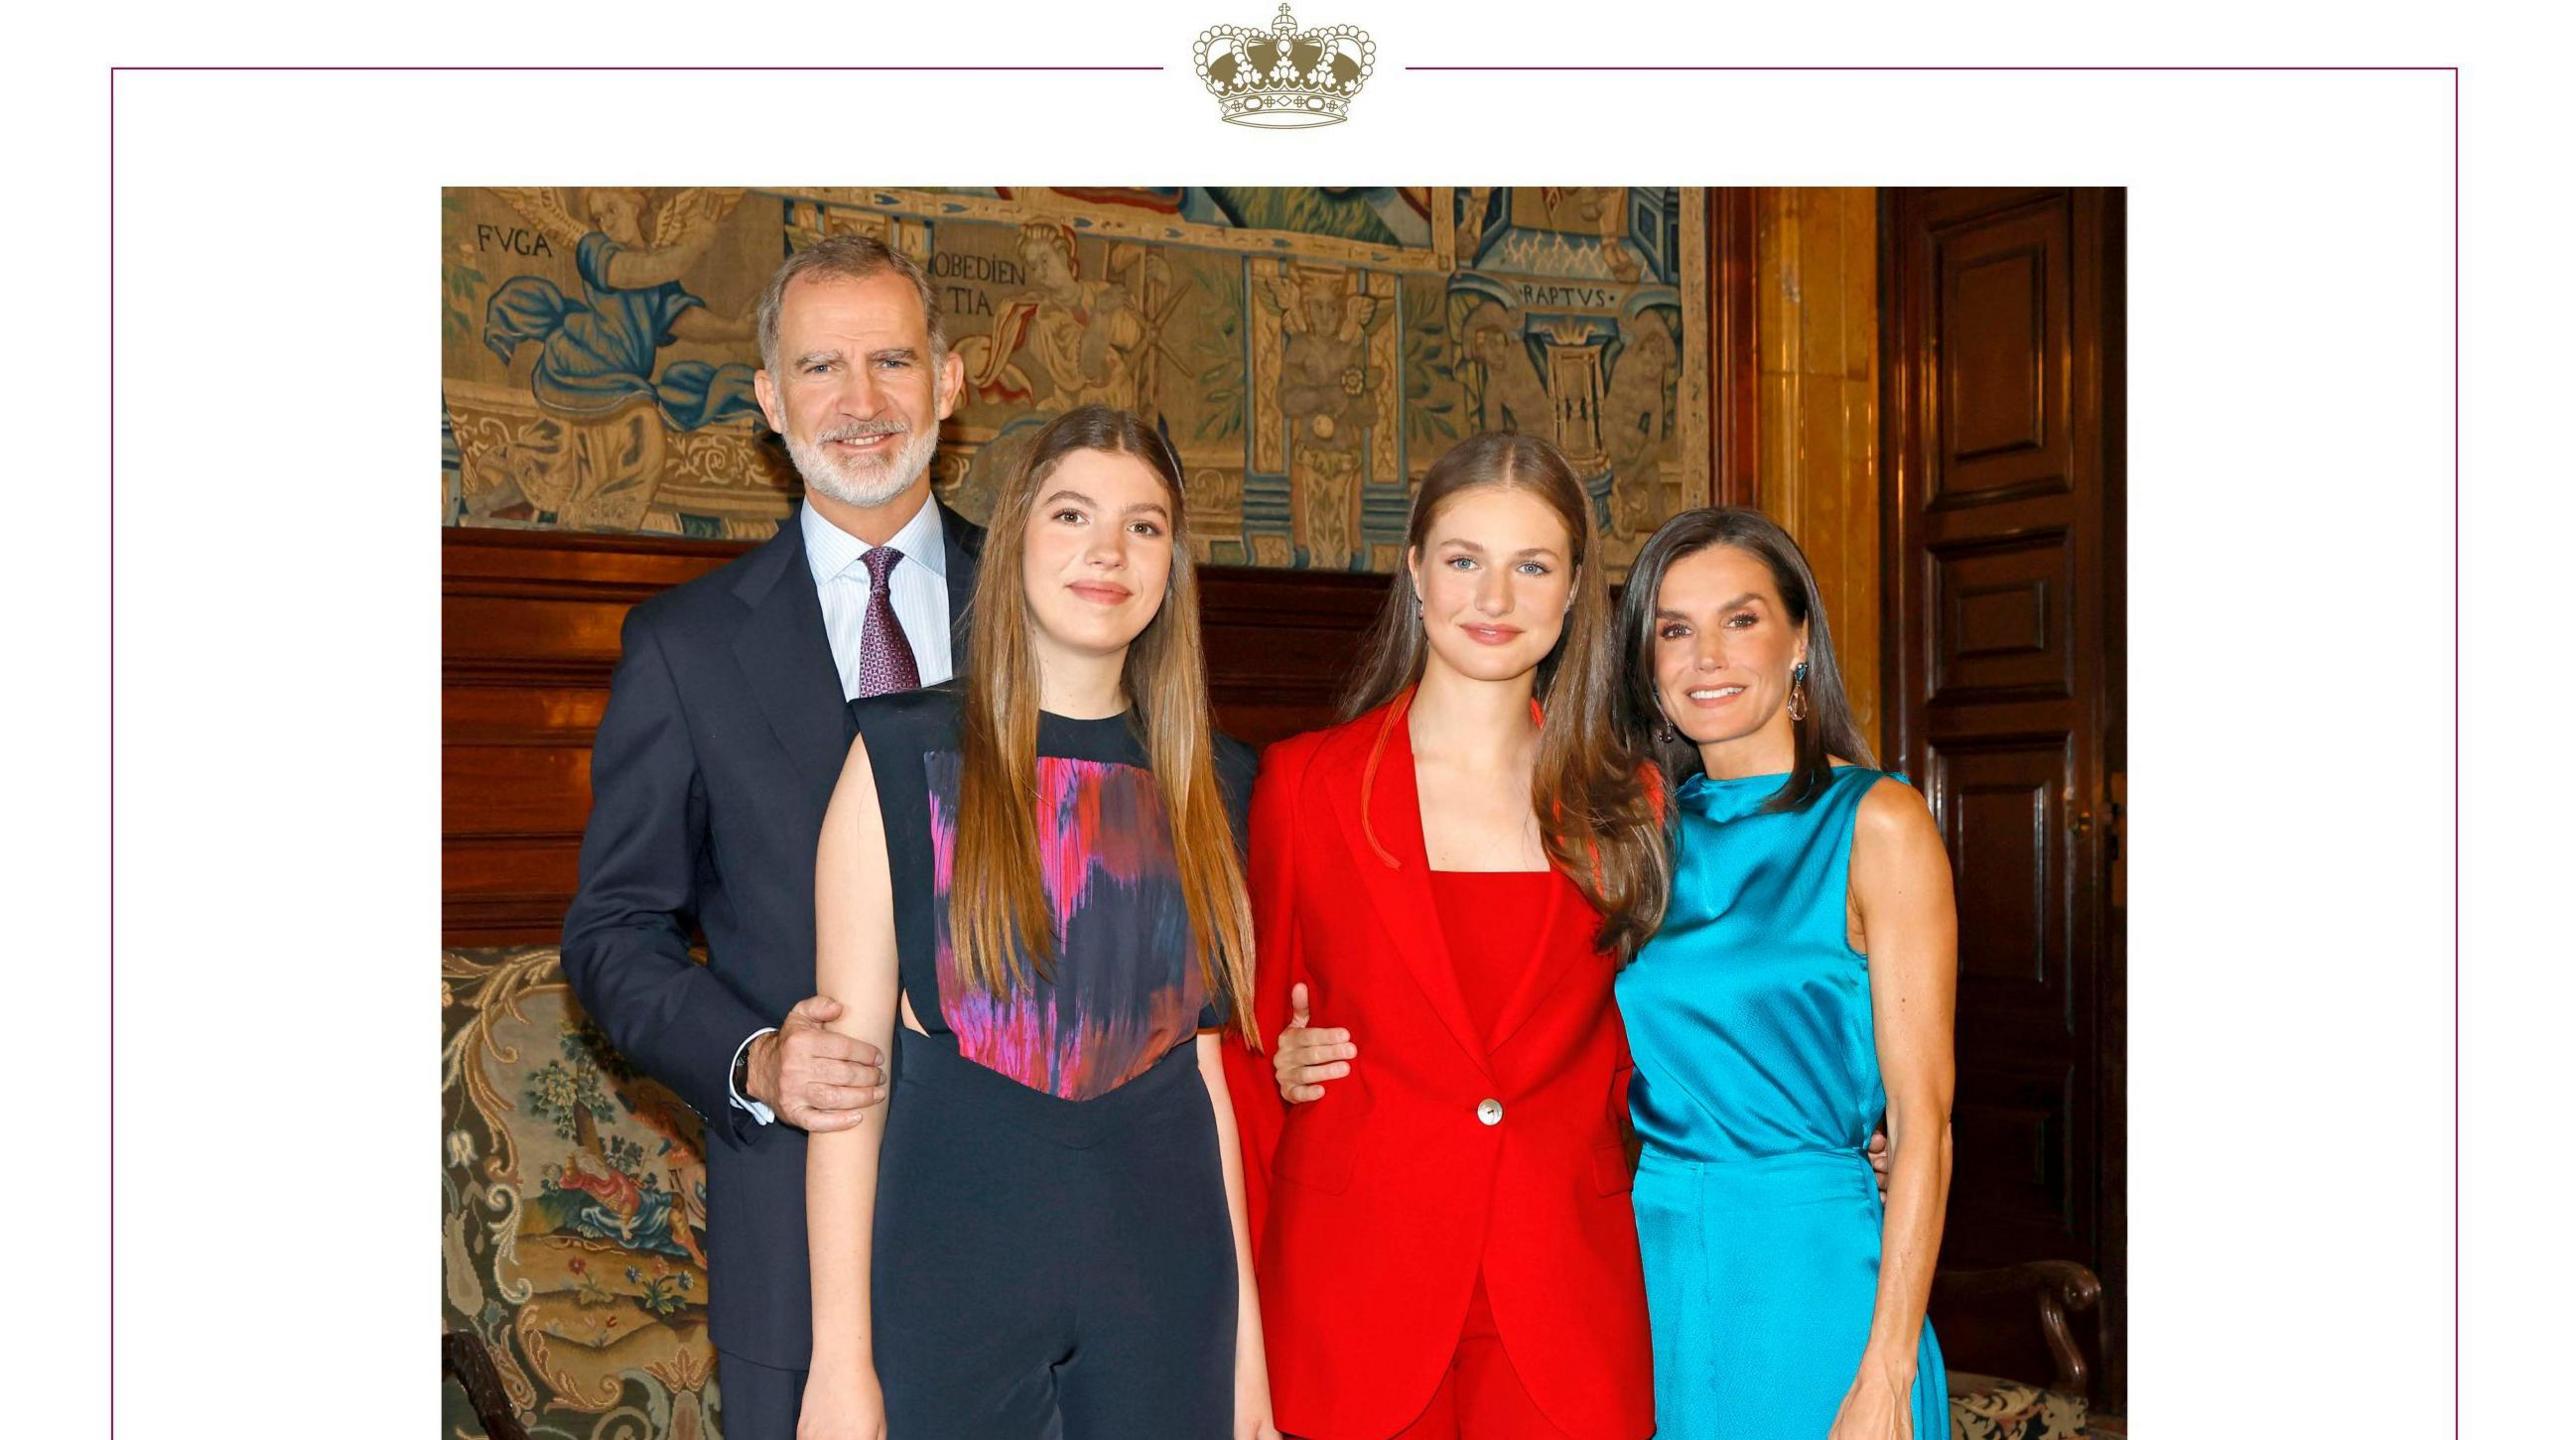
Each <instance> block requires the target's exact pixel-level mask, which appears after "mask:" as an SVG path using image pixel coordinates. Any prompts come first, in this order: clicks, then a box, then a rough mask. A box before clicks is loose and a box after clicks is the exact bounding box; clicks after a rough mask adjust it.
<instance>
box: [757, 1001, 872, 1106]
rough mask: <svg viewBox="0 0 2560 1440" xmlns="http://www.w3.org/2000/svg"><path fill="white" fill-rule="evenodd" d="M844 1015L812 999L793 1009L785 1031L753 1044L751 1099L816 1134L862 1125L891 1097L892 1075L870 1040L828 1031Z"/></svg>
mask: <svg viewBox="0 0 2560 1440" xmlns="http://www.w3.org/2000/svg"><path fill="white" fill-rule="evenodd" d="M842 1013H844V1007H843V1006H842V1005H839V1004H837V1003H836V1002H835V1001H833V1000H830V999H828V998H827V997H826V996H824V995H812V996H810V997H809V998H808V999H806V1000H803V1001H801V1002H800V1003H799V1004H797V1005H794V1006H792V1007H791V1013H790V1014H788V1015H786V1016H784V1017H783V1018H782V1028H781V1029H779V1030H775V1031H772V1032H770V1033H768V1034H764V1035H759V1036H757V1037H756V1038H755V1039H754V1040H753V1041H751V1042H749V1044H748V1046H747V1084H746V1091H747V1096H748V1098H749V1099H752V1100H754V1101H756V1102H758V1103H759V1104H763V1105H766V1106H769V1107H771V1109H772V1111H773V1113H774V1116H775V1118H777V1119H779V1120H781V1121H783V1122H784V1123H785V1124H789V1125H794V1126H797V1127H799V1128H800V1129H802V1130H807V1131H810V1132H813V1133H823V1132H826V1131H831V1130H850V1129H852V1128H853V1127H854V1126H856V1125H859V1124H861V1123H862V1112H863V1111H865V1110H867V1109H869V1108H870V1107H872V1106H874V1105H877V1104H879V1103H880V1101H881V1100H882V1098H884V1097H885V1096H887V1095H888V1093H889V1091H888V1087H887V1085H886V1084H885V1083H884V1082H885V1080H886V1078H887V1077H886V1076H885V1075H884V1074H883V1073H882V1070H881V1065H880V1052H879V1050H878V1049H876V1048H874V1047H873V1046H872V1045H871V1044H870V1042H868V1041H864V1040H857V1039H855V1038H853V1037H852V1036H850V1035H839V1034H837V1033H836V1032H835V1031H832V1030H829V1029H828V1028H827V1025H828V1022H830V1021H832V1020H834V1019H835V1018H836V1017H837V1016H838V1015H841V1014H842Z"/></svg>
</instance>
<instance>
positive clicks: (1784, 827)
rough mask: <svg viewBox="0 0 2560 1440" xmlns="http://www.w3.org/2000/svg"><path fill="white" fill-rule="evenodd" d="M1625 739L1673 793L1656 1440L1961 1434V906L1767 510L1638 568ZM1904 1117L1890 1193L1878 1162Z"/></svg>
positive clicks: (1631, 582) (1677, 522) (1654, 1278)
mask: <svg viewBox="0 0 2560 1440" xmlns="http://www.w3.org/2000/svg"><path fill="white" fill-rule="evenodd" d="M1619 637H1620V648H1621V657H1622V662H1623V664H1624V667H1625V673H1624V679H1625V684H1624V687H1623V690H1622V707H1623V708H1622V712H1621V719H1622V721H1623V723H1624V724H1625V726H1626V728H1627V730H1628V731H1629V738H1630V739H1631V740H1634V741H1636V742H1637V743H1638V744H1639V747H1640V753H1641V751H1642V750H1647V749H1649V750H1650V751H1651V752H1652V753H1653V754H1654V757H1655V759H1656V761H1657V763H1659V764H1660V765H1661V766H1662V769H1663V774H1664V777H1665V779H1666V781H1667V782H1668V783H1669V784H1670V787H1671V792H1672V793H1671V803H1670V807H1669V808H1670V812H1671V813H1670V815H1669V816H1668V819H1669V821H1670V823H1671V825H1672V826H1673V829H1674V835H1673V837H1672V839H1673V852H1672V854H1673V870H1672V879H1671V896H1670V903H1669V907H1668V911H1667V913H1666V914H1665V915H1664V917H1663V922H1662V925H1661V928H1660V929H1659V930H1657V931H1656V932H1655V934H1654V936H1653V938H1652V940H1651V941H1650V942H1649V943H1647V944H1646V945H1645V947H1644V948H1643V949H1642V950H1641V951H1639V952H1638V953H1637V955H1636V956H1635V958H1634V959H1633V960H1632V961H1630V962H1629V963H1628V965H1627V966H1626V968H1625V969H1624V970H1622V971H1621V972H1619V976H1618V1005H1619V1010H1620V1012H1621V1013H1622V1014H1623V1016H1624V1017H1625V1021H1626V1029H1627V1040H1628V1043H1629V1046H1630V1047H1631V1049H1632V1050H1633V1052H1634V1056H1635V1062H1636V1079H1635V1081H1634V1086H1633V1089H1632V1091H1631V1094H1630V1104H1631V1110H1632V1114H1633V1119H1634V1122H1635V1127H1636V1131H1637V1134H1638V1136H1639V1137H1640V1138H1641V1139H1642V1140H1643V1142H1644V1153H1643V1157H1642V1159H1641V1160H1640V1161H1639V1162H1638V1164H1637V1167H1636V1182H1635V1206H1636V1233H1637V1238H1638V1241H1639V1243H1640V1245H1641V1246H1642V1249H1643V1256H1644V1274H1645V1296H1646V1304H1647V1306H1648V1308H1649V1310H1650V1311H1651V1315H1652V1326H1653V1356H1654V1367H1653V1373H1654V1408H1655V1415H1656V1420H1657V1423H1658V1424H1659V1425H1660V1427H1661V1428H1660V1430H1659V1432H1658V1435H1659V1437H1660V1440H1826V1437H1828V1440H1943V1437H1944V1436H1945V1435H1946V1434H1947V1427H1948V1418H1947V1392H1946V1369H1945V1364H1944V1362H1943V1361H1942V1360H1941V1359H1940V1357H1939V1354H1938V1344H1937V1339H1936V1337H1935V1336H1934V1335H1932V1334H1931V1333H1930V1329H1929V1325H1928V1320H1927V1311H1928V1303H1929V1278H1930V1275H1931V1272H1932V1271H1933V1270H1934V1269H1935V1268H1936V1264H1937V1255H1938V1240H1939V1233H1940V1231H1941V1229H1942V1228H1943V1225H1944V1221H1945V1217H1946V1195H1947V1178H1948V1173H1949V1169H1950V1161H1951V1148H1952V1146H1951V1141H1950V1132H1949V1130H1948V1125H1947V1107H1948V1102H1949V1100H1950V1098H1951V1096H1952V1093H1953V1090H1954V1088H1955V1058H1954V1052H1955V978H1956V956H1955V896H1954V886H1953V882H1952V879H1951V877H1950V872H1949V869H1948V865H1947V857H1946V849H1945V847H1944V845H1943V844H1942V843H1941V841H1940V840H1939V837H1938V831H1937V826H1936V824H1935V823H1934V822H1933V821H1932V819H1931V818H1930V815H1929V811H1928V807H1927V806H1926V805H1925V804H1924V803H1923V802H1922V800H1921V798H1920V795H1919V792H1917V791H1915V790H1913V789H1912V788H1911V787H1910V786H1909V785H1906V784H1904V783H1903V782H1902V781H1901V780H1900V779H1898V778H1895V777H1892V776H1888V775H1885V774H1883V773H1881V772H1880V771H1878V770H1876V769H1875V768H1874V767H1873V765H1872V763H1871V762H1870V757H1869V753H1868V750H1867V747H1866V744H1865V742H1864V741H1863V740H1862V739H1861V738H1860V737H1859V735H1858V731H1857V729H1856V727H1855V725H1854V724H1853V723H1852V721H1851V718H1850V714H1849V707H1848V698H1847V694H1846V692H1845V690H1844V688H1843V687H1842V685H1841V681H1840V669H1839V664H1838V661H1837V660H1836V659H1835V658H1834V657H1833V654H1832V650H1831V636H1830V632H1829V628H1828V626H1827V625H1826V623H1825V621H1824V619H1823V612H1822V600H1821V596H1820V595H1819V593H1818V592H1817V591H1816V590H1815V588H1814V583H1813V573H1812V568H1811V567H1810V566H1809V565H1807V564H1806V563H1805V559H1804V556H1803V554H1802V552H1801V551H1799V550H1798V549H1797V548H1796V545H1795V542H1794V541H1792V540H1791V539H1789V538H1788V536H1787V534H1786V532H1785V531H1784V530H1782V529H1780V528H1779V527H1778V526H1777V525H1776V524H1775V523H1774V522H1773V521H1771V520H1770V519H1769V518H1768V517H1767V516H1765V515H1762V514H1760V513H1759V512H1758V511H1755V510H1748V509H1741V508H1736V507H1719V508H1715V509H1709V510H1697V511H1691V512H1689V513H1687V514H1684V515H1681V516H1678V517H1676V518H1675V519H1673V520H1672V521H1671V523H1670V524H1668V525H1666V526H1664V527H1663V528H1662V529H1661V530H1659V531H1657V532H1656V533H1655V534H1654V536H1653V538H1652V539H1651V540H1650V541H1649V542H1647V543H1646V545H1645V547H1644V549H1643V551H1642V552H1641V553H1640V554H1639V555H1638V556H1637V557H1636V562H1635V565H1634V568H1633V569H1632V571H1631V572H1630V573H1629V575H1628V577H1627V587H1626V593H1625V599H1624V601H1623V603H1622V606H1621V609H1620V613H1619ZM1879 1118H1881V1119H1882V1120H1883V1122H1884V1127H1885V1134H1886V1140H1887V1143H1888V1145H1889V1147H1890V1159H1891V1167H1892V1174H1893V1183H1892V1187H1891V1191H1890V1194H1889V1196H1888V1197H1886V1198H1882V1199H1880V1198H1879V1196H1878V1193H1877V1187H1876V1183H1875V1179H1874V1176H1873V1174H1872V1173H1871V1172H1870V1170H1869V1168H1868V1165H1867V1162H1866V1160H1865V1158H1864V1156H1863V1154H1862V1147H1863V1146H1864V1144H1865V1142H1866V1139H1867V1136H1868V1134H1869V1133H1870V1131H1871V1130H1872V1129H1873V1128H1874V1126H1875V1124H1876V1122H1877V1120H1878V1119H1879Z"/></svg>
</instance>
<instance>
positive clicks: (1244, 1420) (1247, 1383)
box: [1194, 1030, 1280, 1440]
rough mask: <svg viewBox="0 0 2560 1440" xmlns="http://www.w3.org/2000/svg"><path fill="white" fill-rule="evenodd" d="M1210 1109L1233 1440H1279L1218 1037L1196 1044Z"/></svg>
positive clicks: (1210, 1033)
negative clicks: (1227, 1309) (1222, 1238)
mask: <svg viewBox="0 0 2560 1440" xmlns="http://www.w3.org/2000/svg"><path fill="white" fill-rule="evenodd" d="M1194 1047H1195V1049H1196V1050H1197V1052H1198V1058H1199V1062H1200V1079H1201V1081H1202V1082H1203V1083H1205V1084H1206V1085H1207V1086H1208V1087H1209V1108H1210V1110H1211V1111H1212V1112H1213V1113H1214V1114H1215V1115H1216V1116H1217V1119H1218V1171H1219V1173H1220V1174H1221V1175H1222V1176H1224V1177H1225V1179H1226V1185H1227V1224H1228V1226H1229V1228H1230V1230H1231V1231H1232V1232H1233V1234H1234V1237H1235V1246H1236V1417H1235V1422H1236V1423H1235V1434H1236V1440H1279V1434H1280V1432H1279V1431H1278V1430H1276V1429H1274V1428H1272V1424H1271V1372H1270V1369H1269V1367H1268V1366H1267V1365H1266V1364H1265V1363H1264V1360H1263V1354H1262V1297H1261V1294H1260V1292H1259V1290H1258V1289H1257V1288H1256V1287H1255V1285H1254V1283H1253V1242H1252V1227H1251V1226H1250V1225H1248V1224H1247V1223H1246V1219H1245V1194H1244V1145H1243V1141H1242V1139H1241V1138H1240V1137H1239V1136H1238V1134H1237V1132H1236V1110H1235V1104H1234V1102H1233V1101H1232V1100H1231V1099H1230V1098H1229V1097H1228V1095H1227V1063H1226V1059H1225V1057H1224V1055H1223V1054H1222V1052H1221V1050H1220V1041H1219V1038H1218V1032H1217V1031H1214V1030H1204V1031H1202V1032H1200V1038H1199V1039H1198V1040H1197V1041H1195V1042H1194Z"/></svg>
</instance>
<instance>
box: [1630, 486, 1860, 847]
mask: <svg viewBox="0 0 2560 1440" xmlns="http://www.w3.org/2000/svg"><path fill="white" fill-rule="evenodd" d="M1712 545H1731V546H1733V547H1735V548H1736V549H1739V550H1742V551H1744V552H1745V553H1747V554H1749V555H1750V556H1751V557H1752V558H1753V559H1755V560H1758V561H1759V562H1760V563H1761V564H1763V565H1766V566H1767V567H1769V576H1770V578H1771V579H1772V580H1774V581H1775V582H1776V583H1777V590H1778V604H1779V605H1780V606H1781V607H1782V608H1784V609H1785V610H1786V612H1787V619H1788V620H1790V621H1792V622H1794V623H1795V624H1796V625H1798V626H1800V627H1802V629H1803V630H1804V661H1805V677H1804V701H1805V710H1804V718H1803V719H1801V720H1797V721H1794V722H1792V723H1793V724H1794V727H1795V742H1796V743H1795V769H1794V770H1793V772H1791V773H1790V774H1789V775H1788V776H1787V783H1786V784H1785V785H1782V786H1780V787H1779V789H1778V793H1777V794H1775V795H1772V796H1770V797H1769V801H1768V803H1767V804H1766V805H1765V806H1763V807H1762V808H1763V809H1767V810H1793V809H1796V808H1798V807H1800V806H1803V805H1808V804H1810V803H1812V801H1813V799H1814V797H1815V796H1818V795H1820V794H1821V793H1822V792H1823V791H1825V790H1827V789H1829V788H1831V757H1832V756H1834V755H1837V756H1839V757H1841V758H1842V759H1844V760H1849V761H1852V762H1854V763H1856V764H1860V765H1873V764H1875V755H1874V752H1872V751H1870V750H1869V749H1868V748H1867V738H1866V737H1865V736H1864V735H1861V734H1859V733H1858V727H1857V725H1856V723H1855V722H1854V721H1853V720H1852V719H1851V718H1850V715H1849V691H1848V687H1847V686H1846V685H1844V684H1843V683H1842V682H1841V679H1840V658H1839V656H1838V655H1836V654H1834V653H1833V651H1832V649H1831V622H1830V621H1829V620H1828V619H1826V618H1824V615H1823V612H1822V591H1821V589H1820V587H1818V586H1816V585H1815V584H1814V582H1813V566H1812V565H1811V564H1809V563H1808V562H1807V561H1806V560H1805V558H1804V552H1803V551H1802V550H1799V549H1797V548H1796V542H1795V538H1794V537H1793V536H1790V535H1789V534H1787V532H1786V530H1785V528H1784V527H1783V526H1781V525H1779V524H1778V522H1777V521H1775V520H1772V519H1770V518H1769V517H1768V516H1766V515H1763V514H1761V513H1760V512H1759V511H1757V510H1754V509H1752V508H1751V507H1749V506H1747V505H1715V506H1710V507H1708V508H1707V509H1704V510H1686V511H1683V512H1681V513H1680V514H1678V515H1674V516H1672V517H1671V520H1670V523H1668V524H1666V525H1664V526H1663V527H1662V528H1661V529H1659V530H1656V531H1654V532H1653V538H1651V539H1649V540H1647V541H1645V542H1644V548H1643V549H1642V550H1639V551H1637V552H1636V563H1635V565H1634V566H1633V567H1632V568H1630V569H1629V570H1628V571H1627V588H1626V590H1625V592H1624V593H1623V594H1622V595H1621V596H1620V597H1619V601H1618V675H1619V684H1618V733H1619V735H1620V736H1621V737H1622V738H1623V739H1624V740H1625V742H1626V744H1627V747H1628V748H1629V749H1631V750H1633V751H1635V752H1636V753H1637V754H1639V755H1645V756H1648V757H1650V758H1651V759H1652V760H1653V762H1654V763H1655V764H1657V765H1659V766H1661V767H1662V773H1663V775H1664V777H1665V778H1667V779H1668V780H1669V781H1670V782H1671V783H1673V784H1675V785H1676V784H1678V783H1679V782H1680V781H1682V780H1686V779H1687V778H1689V777H1690V776H1692V775H1695V774H1697V773H1699V771H1700V769H1701V768H1702V767H1701V766H1700V764H1699V761H1698V747H1697V746H1695V745H1692V744H1690V743H1689V741H1688V739H1687V738H1686V737H1684V736H1682V735H1680V734H1679V733H1678V732H1677V731H1674V732H1673V733H1672V738H1671V739H1669V740H1665V739H1663V738H1662V730H1663V728H1664V727H1665V726H1666V724H1667V722H1666V721H1665V720H1664V718H1663V714H1662V705H1661V701H1660V700H1659V699H1658V698H1657V697H1656V696H1655V694H1654V685H1653V639H1654V623H1653V613H1654V610H1655V608H1656V607H1657V606H1658V605H1659V604H1660V603H1661V599H1662V577H1663V575H1664V574H1665V573H1666V572H1668V571H1669V570H1670V569H1671V567H1672V566H1673V565H1674V564H1676V563H1678V562H1679V561H1680V560H1682V559H1684V558H1686V557H1688V556H1690V555H1694V554H1696V553H1697V552H1699V551H1701V550H1704V549H1706V548H1708V547H1709V546H1712Z"/></svg>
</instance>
